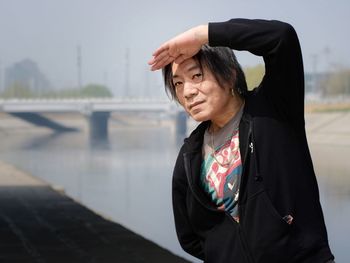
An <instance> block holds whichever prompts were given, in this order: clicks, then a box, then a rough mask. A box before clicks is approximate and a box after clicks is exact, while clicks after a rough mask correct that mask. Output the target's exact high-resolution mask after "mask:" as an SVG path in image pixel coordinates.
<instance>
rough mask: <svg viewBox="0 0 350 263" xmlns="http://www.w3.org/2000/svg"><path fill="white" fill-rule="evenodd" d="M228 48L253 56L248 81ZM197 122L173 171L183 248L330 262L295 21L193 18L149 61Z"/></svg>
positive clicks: (225, 257) (252, 258)
mask: <svg viewBox="0 0 350 263" xmlns="http://www.w3.org/2000/svg"><path fill="white" fill-rule="evenodd" d="M233 50H244V51H249V52H251V53H252V54H254V55H257V56H262V57H263V59H264V63H265V75H264V77H263V79H262V81H261V83H260V85H259V86H258V87H256V88H255V89H254V90H252V91H248V90H247V85H246V82H245V78H244V73H243V71H242V69H241V67H240V65H239V64H238V62H237V59H236V57H235V55H234V53H233ZM148 63H149V65H150V66H151V70H153V71H154V70H158V69H161V68H162V69H163V76H164V82H165V86H166V88H167V91H168V92H169V93H170V95H171V96H173V97H174V98H175V99H176V100H177V101H178V102H179V103H180V104H181V105H182V107H183V108H184V109H185V111H186V112H187V113H188V114H189V115H190V116H191V117H192V118H193V119H194V120H196V121H199V122H200V124H199V125H198V127H197V128H196V129H195V130H194V131H193V132H192V133H191V135H190V136H189V137H188V138H186V139H185V141H184V144H183V145H182V147H181V149H180V152H179V155H178V157H177V160H176V164H175V167H174V172H173V184H172V196H173V212H174V218H175V226H176V232H177V236H178V239H179V242H180V245H181V246H182V248H183V249H184V250H185V251H186V252H188V253H189V254H191V255H193V256H195V257H197V258H199V259H202V260H204V262H207V263H228V262H237V263H240V262H244V263H253V262H256V263H257V262H259V263H260V262H269V263H273V262H276V263H277V262H278V263H284V262H305V263H306V262H307V263H314V262H315V263H316V262H317V263H321V262H334V261H333V260H334V256H333V255H332V252H331V250H330V247H329V244H328V237H327V231H326V227H325V222H324V217H323V212H322V208H321V205H320V201H319V190H318V186H317V181H316V176H315V173H314V169H313V164H312V160H311V156H310V153H309V148H308V144H307V138H306V133H305V121H304V72H303V62H302V54H301V48H300V44H299V40H298V37H297V34H296V32H295V30H294V28H293V27H292V26H291V25H289V24H287V23H284V22H280V21H267V20H257V19H256V20H249V19H231V20H229V21H226V22H215V23H208V25H201V26H197V27H194V28H192V29H190V30H188V31H186V32H184V33H182V34H180V35H178V36H176V37H174V38H172V39H171V40H169V41H167V42H165V43H164V44H162V45H161V46H160V47H159V48H158V49H157V50H156V51H155V52H154V53H153V57H152V59H151V60H150V61H149V62H148Z"/></svg>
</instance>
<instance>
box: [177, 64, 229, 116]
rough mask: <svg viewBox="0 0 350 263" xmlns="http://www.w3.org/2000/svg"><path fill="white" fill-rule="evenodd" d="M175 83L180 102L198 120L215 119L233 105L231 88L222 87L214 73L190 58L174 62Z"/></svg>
mask: <svg viewBox="0 0 350 263" xmlns="http://www.w3.org/2000/svg"><path fill="white" fill-rule="evenodd" d="M172 73H173V84H174V86H175V92H176V96H177V98H178V100H179V102H180V104H181V105H182V106H183V107H184V109H185V110H186V111H187V112H188V113H189V114H190V115H191V117H192V118H193V119H194V120H196V121H207V120H214V119H216V118H217V117H218V116H220V114H223V113H224V112H225V110H226V109H227V107H230V106H232V99H233V97H232V96H231V92H230V89H229V88H228V87H220V85H219V84H218V82H217V81H216V79H215V77H214V76H213V74H212V73H211V72H210V71H209V70H208V69H207V68H206V67H203V70H201V67H200V65H199V63H198V61H197V60H195V59H193V58H189V59H187V60H185V61H183V62H182V63H181V64H176V63H173V65H172Z"/></svg>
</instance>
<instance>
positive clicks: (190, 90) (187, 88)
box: [184, 82, 198, 99]
mask: <svg viewBox="0 0 350 263" xmlns="http://www.w3.org/2000/svg"><path fill="white" fill-rule="evenodd" d="M197 94H198V85H197V84H195V83H192V82H185V83H184V97H185V98H186V99H191V98H192V97H194V96H196V95H197Z"/></svg>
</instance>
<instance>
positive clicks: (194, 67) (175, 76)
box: [173, 64, 200, 79]
mask: <svg viewBox="0 0 350 263" xmlns="http://www.w3.org/2000/svg"><path fill="white" fill-rule="evenodd" d="M195 69H200V67H199V65H198V64H193V65H192V66H190V67H189V68H188V69H186V71H187V72H189V71H192V70H195ZM178 77H179V76H178V75H173V79H175V78H178Z"/></svg>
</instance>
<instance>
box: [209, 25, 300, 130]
mask: <svg viewBox="0 0 350 263" xmlns="http://www.w3.org/2000/svg"><path fill="white" fill-rule="evenodd" d="M208 35H209V44H210V45H211V46H227V47H230V48H232V49H235V50H245V51H249V52H251V53H253V54H255V55H257V56H262V57H263V59H264V62H265V76H264V79H263V81H262V83H261V84H260V86H259V88H260V89H261V90H260V91H259V92H262V93H263V94H264V95H265V97H266V98H267V99H268V100H269V101H271V103H272V104H273V105H274V106H275V108H276V110H278V111H279V113H280V115H281V116H282V117H284V118H285V119H287V120H292V121H293V122H295V123H297V124H300V125H303V123H304V71H303V62H302V55H301V49H300V45H299V40H298V37H297V34H296V32H295V30H294V28H293V27H292V26H291V25H289V24H287V23H283V22H280V21H267V20H249V19H232V20H229V21H227V22H221V23H209V34H208Z"/></svg>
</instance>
